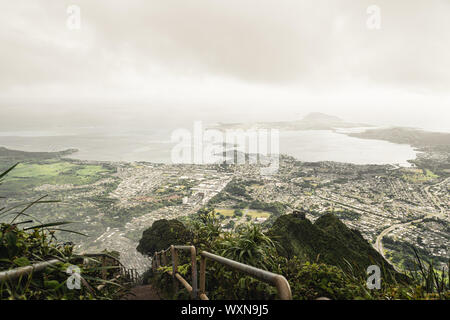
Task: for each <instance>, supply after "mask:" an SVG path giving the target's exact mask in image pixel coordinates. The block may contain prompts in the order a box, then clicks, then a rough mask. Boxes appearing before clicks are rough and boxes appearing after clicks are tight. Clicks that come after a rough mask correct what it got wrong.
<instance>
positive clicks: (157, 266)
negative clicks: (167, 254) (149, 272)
mask: <svg viewBox="0 0 450 320" xmlns="http://www.w3.org/2000/svg"><path fill="white" fill-rule="evenodd" d="M159 267H161V260H160V258H159V252H158V251H157V252H156V268H159Z"/></svg>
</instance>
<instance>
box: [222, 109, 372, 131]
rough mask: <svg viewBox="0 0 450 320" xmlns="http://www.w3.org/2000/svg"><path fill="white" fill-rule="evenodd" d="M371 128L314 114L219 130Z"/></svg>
mask: <svg viewBox="0 0 450 320" xmlns="http://www.w3.org/2000/svg"><path fill="white" fill-rule="evenodd" d="M358 127H371V125H368V124H362V123H351V122H346V121H344V120H342V119H340V118H338V117H335V116H331V115H327V114H324V113H320V112H313V113H310V114H308V115H306V116H305V117H304V118H303V119H300V120H294V121H280V122H254V123H220V124H219V125H217V126H216V128H218V129H224V130H225V129H250V128H272V129H280V130H335V129H338V128H358Z"/></svg>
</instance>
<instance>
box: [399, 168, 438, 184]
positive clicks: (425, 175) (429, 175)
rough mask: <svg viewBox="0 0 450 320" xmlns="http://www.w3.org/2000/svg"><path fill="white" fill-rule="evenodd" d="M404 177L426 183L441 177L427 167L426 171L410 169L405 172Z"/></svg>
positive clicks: (409, 180)
mask: <svg viewBox="0 0 450 320" xmlns="http://www.w3.org/2000/svg"><path fill="white" fill-rule="evenodd" d="M402 178H403V180H405V181H408V182H411V183H424V182H428V181H432V180H435V179H437V178H439V176H438V175H436V174H435V173H434V172H432V171H431V170H429V169H425V172H423V171H422V169H408V170H407V171H406V173H405V174H403V176H402Z"/></svg>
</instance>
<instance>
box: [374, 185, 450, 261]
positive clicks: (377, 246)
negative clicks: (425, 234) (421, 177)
mask: <svg viewBox="0 0 450 320" xmlns="http://www.w3.org/2000/svg"><path fill="white" fill-rule="evenodd" d="M449 180H450V178H447V179H445V180H443V181H441V182H439V183H436V184H434V185H430V186H427V187H425V188H424V191H425V193H426V194H427V195H428V197H430V199H431V201H433V203H434V204H435V205H436V206H437V207H438V208H439V209H440V210H441V211H440V213H428V214H427V215H426V216H424V217H422V218H419V219H416V220H413V221H409V222H405V223H398V224H394V225H392V226H390V227H389V228H387V229H385V230H383V231H382V232H381V233H380V234H379V235H378V237H377V240H376V241H375V245H374V247H375V249H376V250H377V251H378V252H379V253H380V254H381V255H382V256H383V258H385V259H386V257H385V255H384V248H383V242H382V240H383V237H384V236H386V235H387V234H389V233H391V232H392V231H394V230H395V229H397V228H399V227H408V226H409V225H411V224H412V223H415V222H421V221H423V220H424V219H426V218H431V217H436V216H440V215H441V216H442V218H445V209H444V208H442V207H441V206H440V205H439V203H438V202H437V201H436V199H435V198H434V196H433V195H432V194H431V193H430V188H431V187H432V186H438V185H441V184H444V183H447V181H449ZM386 260H387V259H386Z"/></svg>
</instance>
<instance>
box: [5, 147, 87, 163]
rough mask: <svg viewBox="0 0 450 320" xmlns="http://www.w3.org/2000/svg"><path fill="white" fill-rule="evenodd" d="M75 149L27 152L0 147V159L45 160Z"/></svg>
mask: <svg viewBox="0 0 450 320" xmlns="http://www.w3.org/2000/svg"><path fill="white" fill-rule="evenodd" d="M77 151H78V150H77V149H67V150H62V151H56V152H28V151H20V150H12V149H8V148H5V147H0V159H8V160H11V161H23V160H45V159H52V158H60V157H63V156H67V155H70V154H72V153H75V152H77Z"/></svg>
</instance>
